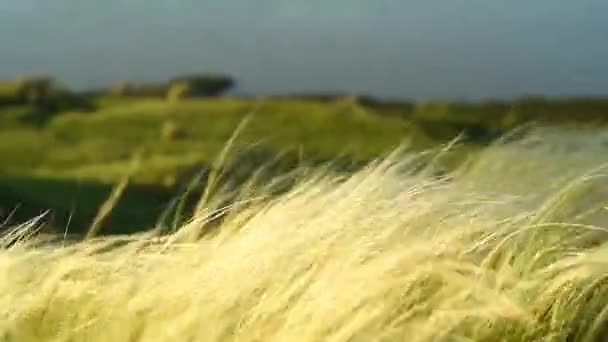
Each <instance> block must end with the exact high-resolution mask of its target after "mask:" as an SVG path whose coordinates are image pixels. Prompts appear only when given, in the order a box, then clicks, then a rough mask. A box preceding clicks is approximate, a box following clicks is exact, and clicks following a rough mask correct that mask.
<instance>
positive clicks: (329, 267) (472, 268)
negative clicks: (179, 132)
mask: <svg viewBox="0 0 608 342" xmlns="http://www.w3.org/2000/svg"><path fill="white" fill-rule="evenodd" d="M184 110H185V108H184ZM110 114H113V115H117V116H119V114H116V113H110ZM150 115H151V116H154V115H152V114H150ZM65 120H68V119H67V118H66V119H65ZM69 120H76V121H77V120H79V118H77V117H73V118H70V119H69ZM98 120H100V121H103V119H102V118H101V117H100V118H99V119H98ZM124 120H127V119H126V118H125V119H124ZM150 120H151V119H150ZM64 122H65V121H64ZM60 123H61V122H58V123H55V124H56V125H59V126H55V127H61V125H60ZM106 124H107V125H108V126H111V127H114V129H115V130H116V131H119V130H120V125H116V126H112V125H110V124H109V123H106ZM74 125H75V124H74ZM81 125H83V126H81V127H83V130H85V129H87V128H85V126H86V124H85V123H81ZM55 129H57V128H55ZM114 129H113V130H114ZM83 132H84V131H83ZM150 132H152V129H151V128H150ZM66 134H67V133H66ZM74 134H75V133H74ZM87 134H96V133H95V132H93V131H87ZM97 134H99V133H97ZM101 136H102V135H101V134H99V139H101ZM118 136H120V134H118ZM127 138H128V137H122V138H121V139H127ZM606 152H608V135H607V134H605V132H603V131H582V130H578V131H566V130H557V129H543V130H537V131H535V132H532V134H531V135H529V136H528V137H527V138H525V139H523V140H521V141H517V142H509V143H504V144H503V143H496V144H494V145H492V146H490V147H488V148H485V149H483V150H482V151H481V152H480V153H479V155H478V157H477V158H475V159H473V160H472V162H471V163H468V164H463V165H462V166H461V167H459V168H456V169H455V170H454V171H453V172H451V173H449V174H447V175H445V176H444V177H439V178H438V177H437V176H436V170H435V168H436V167H441V166H437V164H436V163H425V164H424V165H425V167H423V168H421V167H420V165H419V163H418V161H419V160H420V158H421V157H420V154H419V153H417V152H411V151H408V150H405V151H397V152H395V153H393V154H391V155H389V156H387V157H385V158H382V159H380V160H378V161H376V162H373V163H371V164H369V165H368V166H367V167H365V168H363V169H360V170H359V171H357V172H355V173H352V174H342V173H336V172H335V171H332V170H331V169H328V168H320V169H319V168H312V169H309V168H305V169H304V171H305V172H303V173H301V174H300V175H303V177H298V178H297V181H296V185H295V186H294V187H292V188H291V189H290V190H288V191H287V192H283V193H281V194H280V195H278V196H266V195H267V194H268V193H272V192H274V190H275V189H274V187H276V183H275V184H274V185H273V183H266V184H268V185H267V186H258V187H256V188H247V189H244V191H243V192H242V193H241V197H238V200H237V201H235V202H234V204H233V207H232V211H230V212H229V213H228V216H227V217H225V218H224V219H223V220H222V221H221V222H219V223H218V222H216V221H214V220H213V217H214V216H215V215H216V214H217V212H218V210H220V211H221V210H222V208H221V203H222V201H207V202H205V203H207V205H205V206H202V207H200V208H199V211H197V212H196V213H195V215H194V216H193V218H192V220H191V221H190V222H188V223H186V224H184V225H183V226H181V227H180V228H179V229H178V230H177V231H175V232H169V233H164V234H162V233H161V232H160V231H159V230H154V231H150V232H148V233H141V234H136V235H129V236H114V237H107V236H106V237H98V238H91V239H87V240H84V241H82V242H76V243H67V242H62V241H57V240H55V241H48V240H44V237H43V236H41V237H39V238H36V237H35V236H31V235H33V234H34V233H35V231H36V230H37V228H38V221H40V220H42V218H40V219H39V220H38V221H32V222H30V223H29V224H26V225H24V226H22V227H17V228H16V229H14V230H11V231H10V232H9V233H7V234H5V235H4V237H3V238H2V239H1V240H0V244H1V245H2V247H1V248H2V249H1V250H0V279H2V280H1V281H0V341H2V342H5V341H6V342H8V341H23V342H29V341H54V342H59V341H116V342H121V341H161V342H162V341H336V342H337V341H422V342H426V341H603V340H605V339H606V338H607V337H608V329H607V327H608V325H607V324H608V282H607V279H608V245H607V243H608V229H607V228H608V210H607V209H606V208H607V207H606V204H607V201H608V182H607V180H606V168H607V167H608V166H607V164H605V160H604V158H603V156H605V155H607V154H606ZM434 157H435V159H434V160H435V161H436V162H438V163H440V162H441V160H442V158H443V157H444V155H442V154H436V155H434ZM57 169H59V167H58V168H57ZM275 179H276V178H275ZM58 195H60V194H58ZM32 196H33V195H32ZM214 196H215V197H216V198H221V196H222V192H216V193H215V195H214ZM133 200H137V199H136V198H134V199H133Z"/></svg>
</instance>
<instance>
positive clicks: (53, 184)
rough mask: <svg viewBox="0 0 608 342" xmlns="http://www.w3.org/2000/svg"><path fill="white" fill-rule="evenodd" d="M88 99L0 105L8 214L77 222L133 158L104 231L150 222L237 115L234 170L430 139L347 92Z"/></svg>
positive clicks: (1, 172) (59, 223) (229, 131)
mask: <svg viewBox="0 0 608 342" xmlns="http://www.w3.org/2000/svg"><path fill="white" fill-rule="evenodd" d="M96 108H97V109H96V110H94V111H82V112H78V111H73V112H61V113H56V114H54V115H53V116H52V117H51V118H50V119H48V120H45V122H44V124H43V125H40V124H36V122H37V121H36V120H33V119H32V116H34V115H35V113H34V111H33V110H32V109H31V108H29V107H26V106H21V107H18V106H12V107H5V108H3V109H2V110H1V112H0V155H2V158H3V161H4V162H3V163H2V165H1V166H0V207H3V208H4V211H5V213H6V212H9V211H11V210H12V209H15V206H16V204H19V205H20V207H18V208H16V209H17V210H16V211H15V213H14V215H13V217H14V219H15V220H14V222H17V221H19V220H24V219H27V218H29V217H32V216H33V215H34V214H38V213H40V212H41V211H42V210H46V209H50V210H52V212H53V219H54V221H53V222H54V223H55V226H56V228H58V229H62V228H64V227H68V228H69V229H70V231H71V232H74V233H78V232H80V231H82V229H84V228H86V225H87V224H88V223H90V222H91V221H92V219H93V217H94V216H95V215H96V212H97V209H98V207H99V206H100V205H101V204H102V203H103V201H104V199H105V198H106V197H107V196H109V194H110V192H111V190H112V187H113V186H114V185H115V184H116V183H118V182H119V181H120V180H121V179H123V178H124V177H125V176H127V175H128V174H129V168H130V165H131V164H132V163H133V159H134V158H135V157H136V156H139V158H140V163H139V165H138V168H137V169H136V171H135V173H134V174H133V175H132V177H131V178H130V182H129V186H128V188H127V191H126V193H125V194H124V196H123V197H122V198H121V199H120V201H119V202H118V203H117V205H116V207H115V210H114V211H113V212H112V214H111V216H110V217H109V219H108V221H107V222H105V226H106V227H105V229H104V231H105V232H108V233H117V232H133V231H137V230H141V229H144V228H150V227H151V226H152V225H154V224H155V223H156V222H157V221H156V220H158V218H159V216H160V214H161V213H162V212H163V210H164V209H166V208H167V207H168V206H169V204H170V202H171V200H172V199H175V198H176V197H178V196H179V195H180V194H181V192H183V188H184V184H186V183H188V182H189V181H190V180H191V178H192V177H193V176H194V175H196V174H197V172H199V171H200V170H204V169H205V168H208V167H210V166H211V164H212V163H213V162H214V160H215V159H216V158H217V157H218V155H219V153H220V151H221V150H222V149H223V148H224V147H225V146H226V144H227V143H228V141H229V139H230V137H231V136H232V135H233V133H235V130H236V128H237V127H238V125H239V124H240V123H241V122H243V120H244V119H245V118H247V117H248V118H249V121H248V124H247V125H246V126H245V127H244V129H243V131H242V132H241V133H240V134H239V136H238V137H237V141H236V142H235V143H234V146H233V151H232V153H231V154H230V156H229V157H231V158H232V157H234V158H239V159H238V160H236V161H234V162H235V163H237V164H238V168H239V169H253V168H255V167H257V166H259V165H260V164H261V163H264V162H267V161H269V160H271V159H273V158H280V160H281V165H283V167H284V169H288V168H290V167H293V166H296V165H298V164H300V163H313V164H319V163H323V162H324V161H333V160H335V159H336V158H338V157H339V159H340V160H342V161H343V162H342V163H343V164H345V165H346V166H348V165H356V164H357V163H362V162H365V161H368V160H370V159H372V158H375V157H378V156H380V155H382V154H383V153H386V152H387V151H389V150H391V149H393V148H395V147H398V146H399V145H401V144H404V143H407V144H410V145H411V146H412V147H415V148H416V149H425V148H429V147H431V146H433V144H434V142H433V141H432V140H431V139H429V138H428V137H427V136H426V135H425V134H423V133H421V132H420V130H419V129H418V127H416V126H415V125H414V124H412V122H410V121H408V120H405V119H403V117H402V116H400V115H399V112H397V111H395V110H392V111H391V110H385V111H384V112H383V113H378V112H377V110H373V109H370V108H364V107H363V106H360V105H358V104H357V103H354V102H352V101H348V100H344V101H335V102H334V103H322V102H319V101H311V100H279V99H274V100H251V99H238V98H215V99H208V100H204V99H203V100H184V101H180V102H178V103H170V102H167V101H164V100H161V99H139V100H133V99H121V98H111V97H101V98H98V99H96ZM382 114H384V115H382ZM252 145H253V146H254V148H253V149H252V148H251V146H252ZM347 164H348V165H347ZM200 187H202V185H201V186H200ZM68 222H69V226H68Z"/></svg>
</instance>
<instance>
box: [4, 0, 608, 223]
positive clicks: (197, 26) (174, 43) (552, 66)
mask: <svg viewBox="0 0 608 342" xmlns="http://www.w3.org/2000/svg"><path fill="white" fill-rule="evenodd" d="M606 15H608V2H606V1H602V0H582V1H576V2H575V1H565V0H537V1H533V2H530V1H520V0H514V1H502V0H496V1H482V0H435V1H428V0H425V1H423V0H409V1H405V0H377V1H373V2H372V1H363V0H348V1H347V0H330V1H328V0H326V1H318V0H307V1H294V0H257V1H247V0H209V1H195V0H182V1H179V2H177V1H174V2H169V1H160V0H146V1H144V0H107V1H103V2H100V1H97V2H93V1H81V0H56V1H52V2H51V1H44V0H0V157H1V158H2V163H1V164H0V219H2V222H5V223H4V225H3V226H8V225H9V224H14V223H17V222H22V221H23V220H26V219H29V218H31V217H33V216H35V215H38V214H40V213H43V212H46V211H47V210H50V214H49V215H47V220H49V223H51V225H50V226H51V227H53V229H56V230H60V231H64V230H66V229H67V230H68V231H69V232H71V233H72V232H73V233H74V234H79V233H81V232H83V231H85V230H86V229H87V227H89V226H90V225H91V224H92V222H98V223H96V224H98V225H99V226H102V227H103V228H100V229H101V231H102V232H103V233H128V232H133V231H138V230H141V229H145V228H150V227H153V226H156V225H159V224H163V223H162V222H161V221H162V217H167V215H169V216H174V217H178V216H179V217H182V216H183V217H187V212H188V210H190V211H191V210H193V209H192V208H191V207H193V206H194V204H193V203H195V202H196V199H197V198H199V197H200V196H201V194H202V193H204V190H203V189H205V187H206V185H207V183H208V179H209V178H210V175H211V174H213V172H214V171H213V170H217V169H220V170H223V171H225V172H224V173H225V175H224V176H222V177H220V183H221V184H223V185H225V186H228V185H227V184H230V186H233V187H234V186H236V184H240V183H239V182H241V180H242V179H246V178H247V177H246V174H247V173H248V172H250V171H251V170H256V169H258V168H259V167H260V166H261V165H268V164H271V165H272V167H270V168H268V169H269V170H271V171H268V172H267V173H268V175H267V177H271V176H272V175H276V174H279V173H283V172H286V171H289V170H293V169H294V168H297V167H300V166H302V165H307V166H314V165H320V164H323V163H326V162H328V161H334V163H333V164H332V165H333V167H335V169H336V170H337V171H339V172H350V171H352V170H354V169H356V168H358V167H359V166H360V165H363V164H365V163H366V162H367V161H369V160H372V159H373V158H377V157H380V156H382V155H383V154H385V153H387V152H389V151H391V150H392V149H394V148H395V147H398V146H400V145H401V144H408V146H409V148H410V149H411V150H413V151H425V150H429V149H433V148H438V147H440V146H442V144H446V143H448V142H450V141H452V140H453V139H454V138H456V137H459V138H460V141H461V144H460V145H459V148H458V150H457V151H456V152H455V153H454V154H453V156H452V157H451V158H448V160H446V161H445V163H444V164H445V165H444V167H445V170H446V172H447V171H449V170H452V169H454V168H455V167H458V166H459V165H461V164H462V163H463V161H465V160H467V159H468V158H472V157H474V156H475V154H476V153H478V151H479V150H480V149H482V148H483V147H484V146H487V145H488V144H491V143H492V142H494V141H496V139H498V138H500V137H502V136H504V134H507V133H509V132H512V131H513V130H514V129H518V128H521V127H527V125H532V124H533V125H541V126H551V127H559V128H560V129H564V130H573V129H574V130H580V129H582V128H585V129H589V128H591V129H593V130H602V129H604V126H605V124H606V121H608V96H607V95H608V44H605V36H606V34H608V23H607V22H606V20H605V18H606ZM246 117H250V120H249V121H248V124H247V125H246V127H245V128H244V129H243V130H242V131H241V132H240V133H239V136H238V139H237V140H238V143H235V144H234V146H232V149H231V153H230V158H229V159H230V162H226V163H223V164H222V165H216V164H217V163H215V162H214V161H217V158H218V156H219V155H221V153H220V152H221V151H222V148H224V147H226V144H227V142H228V141H229V139H230V137H231V136H232V135H233V133H234V132H235V130H236V129H237V127H238V126H239V124H240V123H241V122H243V119H244V118H246ZM134 161H136V162H134ZM132 165H135V166H136V167H134V168H133V169H132V168H131V166H132ZM131 170H132V171H131ZM121 182H122V183H121ZM121 184H124V187H121V186H120V185H121ZM113 191H114V194H115V195H116V196H114V197H112V196H111V194H112V193H113ZM184 193H187V194H188V195H187V196H185V198H186V199H185V200H184V201H185V202H184V203H186V204H187V205H185V207H186V209H184V211H183V212H178V211H176V209H175V208H174V207H172V206H171V204H172V203H176V200H177V199H179V198H184V196H183V194H184ZM108 198H110V199H111V201H110V202H108V200H107V199H108ZM104 203H105V204H106V206H105V207H108V205H109V206H111V207H112V210H111V212H110V213H109V214H107V215H106V214H103V213H104V212H105V211H104V210H103V208H104ZM180 203H181V202H180ZM188 203H190V204H189V205H188ZM100 208H101V209H100ZM172 208H173V209H172ZM178 221H179V220H177V219H175V220H173V221H172V222H174V223H175V222H178Z"/></svg>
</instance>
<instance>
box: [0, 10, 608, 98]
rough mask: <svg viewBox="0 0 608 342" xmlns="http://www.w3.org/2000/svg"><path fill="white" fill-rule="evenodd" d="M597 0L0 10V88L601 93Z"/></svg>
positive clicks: (606, 54)
mask: <svg viewBox="0 0 608 342" xmlns="http://www.w3.org/2000/svg"><path fill="white" fill-rule="evenodd" d="M606 18H608V1H606V0H299V1H297V0H104V1H99V0H52V1H50V0H0V78H12V77H15V76H17V75H23V74H51V75H53V76H55V77H56V78H57V79H58V80H60V81H62V82H63V83H65V84H67V85H69V86H71V87H73V88H78V89H83V88H91V87H98V86H103V85H107V84H110V83H113V82H116V81H121V80H133V81H157V80H158V81H162V80H166V79H169V78H171V77H172V76H175V75H177V74H184V73H199V72H212V73H226V74H229V75H232V76H233V77H234V78H235V79H236V80H237V82H238V91H239V92H247V93H256V94H267V93H290V92H323V91H330V92H352V93H361V94H363V93H364V94H371V95H375V96H380V97H390V98H404V99H405V98H406V99H439V98H441V99H483V98H511V97H517V96H522V95H546V96H560V95H608V20H606Z"/></svg>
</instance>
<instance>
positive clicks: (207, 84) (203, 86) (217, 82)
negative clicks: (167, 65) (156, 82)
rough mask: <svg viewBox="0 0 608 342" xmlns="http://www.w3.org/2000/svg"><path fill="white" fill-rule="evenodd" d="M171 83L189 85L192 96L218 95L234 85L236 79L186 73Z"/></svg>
mask: <svg viewBox="0 0 608 342" xmlns="http://www.w3.org/2000/svg"><path fill="white" fill-rule="evenodd" d="M169 84H170V85H180V87H184V86H187V87H189V94H190V95H192V96H218V95H221V94H223V93H225V92H227V91H228V90H230V89H231V88H232V87H234V85H235V81H234V80H233V79H232V78H231V77H228V76H223V75H186V76H179V77H176V78H174V79H173V80H171V81H170V82H169Z"/></svg>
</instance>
